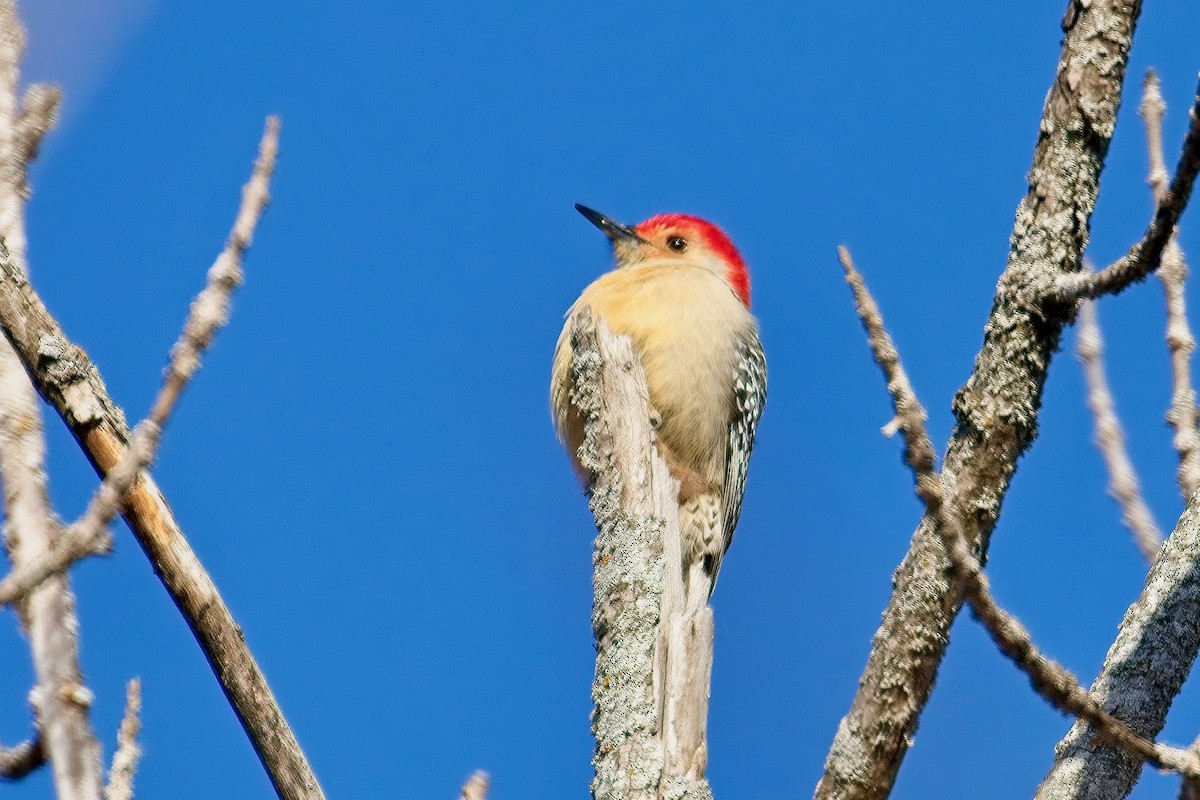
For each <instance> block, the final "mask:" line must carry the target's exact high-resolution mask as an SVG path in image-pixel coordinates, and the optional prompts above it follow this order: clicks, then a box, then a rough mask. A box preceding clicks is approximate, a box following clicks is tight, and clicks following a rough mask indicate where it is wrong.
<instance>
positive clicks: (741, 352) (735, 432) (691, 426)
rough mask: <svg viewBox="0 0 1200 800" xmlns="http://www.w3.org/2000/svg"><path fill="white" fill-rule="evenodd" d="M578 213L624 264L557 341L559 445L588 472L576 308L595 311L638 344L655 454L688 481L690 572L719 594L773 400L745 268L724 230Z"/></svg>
mask: <svg viewBox="0 0 1200 800" xmlns="http://www.w3.org/2000/svg"><path fill="white" fill-rule="evenodd" d="M575 208H577V209H578V210H579V212H580V213H581V214H583V215H584V216H585V217H587V218H588V220H590V221H591V222H592V224H594V225H595V226H596V227H597V228H599V229H600V230H601V231H603V232H604V233H605V235H607V236H608V238H609V239H611V240H612V244H613V251H614V253H615V255H616V262H617V268H616V269H615V270H613V271H612V272H609V273H607V274H606V275H602V276H601V277H600V278H599V279H597V280H596V281H595V282H593V283H592V284H591V285H590V286H588V287H587V288H586V289H584V290H583V294H582V295H580V297H579V299H578V300H576V301H575V304H574V305H572V306H571V308H570V310H569V311H568V312H567V318H568V319H567V325H566V327H565V328H563V333H562V335H560V336H559V338H558V346H557V348H556V350H555V353H554V370H553V377H552V380H551V384H550V405H551V409H552V413H553V415H554V422H555V426H556V427H557V428H558V434H559V438H560V439H562V441H563V444H564V445H565V446H566V448H567V450H568V452H569V453H570V454H571V457H572V460H573V461H574V463H575V467H576V470H577V471H579V472H580V474H582V473H583V470H582V468H581V467H580V465H579V462H578V460H577V457H576V453H577V452H578V450H579V446H580V444H581V443H582V442H583V424H582V421H581V419H580V417H579V413H578V412H577V411H576V410H575V408H574V407H573V406H572V405H571V400H570V390H571V369H570V367H571V363H570V362H571V342H570V334H569V332H568V331H569V329H570V327H571V317H572V316H573V315H574V314H575V312H576V311H578V310H580V309H582V308H585V307H588V306H590V307H591V309H592V312H593V313H594V314H595V315H597V316H599V317H603V318H604V319H605V320H606V321H607V322H608V325H609V327H610V328H611V329H612V331H613V333H616V334H619V335H624V336H628V337H630V339H632V341H633V346H634V349H635V350H636V351H637V353H638V355H639V356H640V357H641V361H642V366H643V367H644V368H645V371H646V383H647V385H648V387H649V390H650V404H651V406H652V407H653V412H655V413H656V414H657V416H658V419H659V427H658V437H657V445H658V449H659V451H660V452H661V453H662V455H663V458H664V459H665V460H666V462H667V466H668V467H669V468H670V470H671V474H672V475H674V476H675V478H676V479H678V481H679V484H680V488H679V526H680V531H681V534H682V537H683V543H682V546H683V558H684V560H685V565H684V574H685V575H686V574H687V573H688V568H687V566H686V565H687V564H690V563H697V562H699V563H701V564H702V565H703V568H704V571H705V572H706V573H707V575H708V578H709V585H708V587H705V588H707V589H708V591H709V592H711V587H712V586H713V585H715V583H716V579H717V571H718V570H719V569H720V566H721V558H722V556H724V555H725V550H726V549H727V548H728V547H729V542H730V540H731V539H732V538H733V530H734V528H735V527H737V523H738V516H739V515H740V513H741V510H742V494H743V492H744V491H745V488H746V468H747V465H748V463H749V461H750V451H751V449H752V448H753V447H754V431H755V429H756V428H757V427H758V420H759V417H760V416H762V411H763V405H764V404H765V402H766V399H767V364H766V360H765V358H764V356H763V349H762V343H761V342H760V341H759V338H758V325H757V323H756V322H755V320H754V317H753V316H752V315H751V314H750V277H749V275H748V274H747V272H746V264H745V262H743V261H742V257H741V255H739V254H738V251H737V248H735V247H734V245H733V242H732V241H730V239H729V237H728V236H726V235H725V232H724V231H722V230H721V229H720V228H718V227H717V226H716V225H713V224H712V223H710V222H706V221H704V220H702V219H700V218H698V217H693V216H689V215H686V214H661V215H659V216H656V217H651V218H650V219H648V220H646V221H645V222H643V223H641V224H639V225H637V226H634V227H629V226H626V225H622V224H620V223H618V222H615V221H613V220H611V219H609V218H608V217H606V216H604V215H603V214H600V213H598V212H596V211H593V210H591V209H590V208H587V207H585V206H581V205H578V204H576V206H575ZM689 594H690V592H689ZM701 596H702V597H707V593H705V594H704V595H701Z"/></svg>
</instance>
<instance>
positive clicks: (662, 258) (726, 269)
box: [575, 203, 750, 308]
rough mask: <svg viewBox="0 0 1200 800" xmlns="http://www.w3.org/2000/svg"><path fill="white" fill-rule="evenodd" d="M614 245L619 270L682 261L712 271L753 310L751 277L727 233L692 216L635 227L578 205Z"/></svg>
mask: <svg viewBox="0 0 1200 800" xmlns="http://www.w3.org/2000/svg"><path fill="white" fill-rule="evenodd" d="M575 209H576V210H577V211H579V213H580V214H583V216H585V217H587V219H588V221H589V222H591V223H592V224H593V225H595V226H596V227H597V228H599V229H600V230H601V231H603V232H604V235H605V236H607V237H608V238H609V239H610V240H612V243H613V252H614V253H615V254H616V257H617V268H618V269H621V268H624V267H633V266H637V265H639V264H647V265H650V264H651V263H658V264H664V265H665V264H669V263H671V262H682V263H686V264H693V265H696V266H700V267H704V268H706V269H709V270H712V271H713V272H715V273H716V274H717V275H719V276H720V277H721V278H722V279H723V280H724V281H725V282H726V283H727V284H729V288H730V289H732V290H733V292H734V294H736V295H737V296H738V298H739V299H740V300H741V301H742V303H743V304H744V305H745V306H746V307H747V308H749V307H750V274H749V273H748V272H747V271H746V262H745V261H743V260H742V256H741V254H740V253H738V251H737V248H736V247H734V245H733V241H732V240H730V238H729V237H728V236H727V235H726V234H725V231H723V230H721V229H720V228H718V227H717V226H716V225H714V224H712V223H711V222H708V221H707V220H703V219H700V217H693V216H691V215H690V214H659V215H658V216H656V217H651V218H650V219H648V220H646V221H645V222H642V223H639V224H637V225H635V226H633V227H632V228H631V227H629V226H628V225H622V224H621V223H619V222H617V221H615V220H613V219H610V218H609V217H606V216H604V215H603V214H601V213H600V212H598V211H593V210H592V209H590V208H588V207H587V206H584V205H580V204H579V203H576V204H575Z"/></svg>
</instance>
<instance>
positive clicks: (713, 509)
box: [679, 493, 725, 607]
mask: <svg viewBox="0 0 1200 800" xmlns="http://www.w3.org/2000/svg"><path fill="white" fill-rule="evenodd" d="M679 533H680V538H681V540H682V541H681V544H682V547H681V550H682V551H683V552H682V555H683V564H682V567H683V579H684V588H685V591H686V595H687V597H688V605H689V606H692V605H693V604H694V603H693V599H694V600H695V601H696V603H698V605H699V606H700V607H702V606H704V605H705V604H707V603H708V598H709V596H710V595H711V594H712V591H713V588H714V587H715V586H716V585H717V572H718V571H719V570H720V569H721V556H723V555H725V530H724V515H723V514H722V513H721V495H719V494H709V493H704V494H697V495H694V496H692V497H690V498H688V499H687V500H684V501H683V502H681V503H680V504H679ZM696 583H700V584H702V585H699V586H697V585H694V584H696Z"/></svg>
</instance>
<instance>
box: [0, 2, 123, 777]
mask: <svg viewBox="0 0 1200 800" xmlns="http://www.w3.org/2000/svg"><path fill="white" fill-rule="evenodd" d="M24 51H25V31H24V29H23V27H22V26H21V21H20V19H19V18H18V15H17V9H16V5H15V3H14V2H13V0H0V240H2V241H4V242H7V244H8V247H9V249H10V250H11V252H12V259H11V260H12V262H14V263H15V268H16V269H18V270H20V271H21V272H22V274H24V270H25V265H26V259H25V249H26V248H25V243H26V238H25V206H26V202H27V200H28V198H29V194H30V189H29V159H30V158H31V157H32V156H33V155H34V154H35V153H36V152H37V149H38V144H39V143H40V142H41V139H42V137H43V136H44V135H45V134H46V132H47V131H49V130H50V129H51V128H52V127H53V125H54V119H55V112H56V109H57V105H58V104H57V95H56V93H55V92H54V91H53V90H47V89H39V90H36V91H33V92H31V93H30V94H29V95H27V96H26V100H27V101H28V102H27V103H26V104H25V105H24V107H22V105H21V103H20V102H19V101H18V91H17V87H18V86H19V85H20V67H21V59H22V57H23V55H24ZM45 455H46V443H45V436H44V432H43V426H42V411H41V407H40V405H39V404H38V401H37V395H36V394H35V392H34V390H33V387H32V385H31V384H30V381H29V377H28V375H26V373H25V370H24V369H23V367H22V363H21V361H20V359H19V358H18V357H17V354H16V353H15V352H14V351H13V347H12V346H11V345H10V344H9V343H8V342H3V343H0V474H2V477H3V484H4V511H5V518H6V523H7V524H6V526H5V533H4V538H5V544H6V546H7V547H8V549H9V554H10V557H11V560H12V566H13V569H14V570H21V569H24V568H26V567H27V566H28V565H29V564H32V563H36V562H37V561H39V560H40V559H41V558H43V557H44V555H45V554H46V553H47V552H49V551H50V550H51V549H52V548H53V546H54V542H55V540H56V539H57V538H58V537H59V531H60V528H59V526H58V523H57V520H56V519H55V515H54V512H53V509H52V507H51V505H50V499H49V491H48V486H47V484H48V479H47V476H46V470H45ZM20 611H21V616H22V619H23V621H24V623H25V627H26V629H27V631H28V633H29V646H30V651H31V653H32V656H33V667H34V674H35V676H36V680H37V683H36V685H35V687H34V688H33V690H32V691H31V692H30V703H31V705H32V706H33V710H34V715H35V717H36V724H37V728H38V731H39V733H40V736H41V743H42V747H43V748H44V750H45V753H46V755H47V758H48V759H49V762H50V772H51V775H52V776H53V779H54V789H55V794H56V795H57V797H58V798H59V800H99V798H100V794H101V766H100V744H99V742H98V740H97V739H96V735H95V732H94V731H93V730H92V726H91V721H90V719H89V710H90V706H91V701H92V693H91V692H90V691H89V690H88V689H87V688H86V686H85V683H84V678H83V673H82V671H81V669H80V666H79V638H78V637H79V620H78V618H77V616H76V614H75V598H74V596H73V595H72V594H71V589H70V585H69V582H68V580H67V577H66V576H65V575H60V576H56V577H55V578H54V579H53V580H51V581H47V582H46V583H45V584H44V585H42V586H41V587H40V588H39V590H38V591H36V592H33V593H31V594H29V595H28V597H26V598H25V602H24V603H22V604H21V609H20Z"/></svg>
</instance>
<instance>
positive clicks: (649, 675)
mask: <svg viewBox="0 0 1200 800" xmlns="http://www.w3.org/2000/svg"><path fill="white" fill-rule="evenodd" d="M571 325H572V328H571V337H572V338H571V346H572V350H573V356H572V359H571V373H572V378H573V383H574V388H573V390H572V396H571V402H572V403H573V404H574V406H575V407H576V408H577V409H578V410H579V412H580V415H581V416H582V418H583V420H584V430H585V432H586V435H585V438H584V442H583V445H582V446H581V447H580V449H579V460H580V463H581V464H583V466H584V468H585V469H586V470H587V471H588V472H589V473H590V474H591V475H592V477H593V481H592V484H591V508H592V513H593V514H594V515H595V517H596V527H597V530H598V534H597V537H596V545H595V551H594V555H593V568H594V579H593V581H594V588H595V601H594V605H593V608H592V628H593V630H594V632H595V635H596V651H597V652H596V677H595V682H594V683H593V684H592V698H593V700H594V701H595V711H594V713H593V716H592V732H593V734H594V735H595V737H596V752H595V756H594V758H593V765H594V766H595V769H596V774H595V778H594V779H593V781H592V796H593V797H594V798H595V800H660V798H661V799H662V800H711V798H712V791H711V789H709V786H708V783H707V781H705V780H704V768H705V763H706V761H707V749H706V745H705V744H704V739H703V732H704V726H703V715H706V714H707V707H708V706H707V689H708V683H707V681H708V674H707V672H704V674H703V679H702V680H703V690H704V691H703V692H702V699H700V700H698V701H696V702H691V703H686V702H685V703H681V704H674V703H673V702H672V701H673V699H675V698H674V697H673V696H676V695H678V694H679V693H680V692H681V691H686V688H685V689H680V688H677V687H679V686H680V685H681V684H682V685H684V686H685V687H688V686H690V687H694V686H695V685H696V684H697V682H698V681H691V682H688V680H686V679H684V678H683V676H681V675H680V673H681V672H687V670H684V669H680V668H678V667H676V666H675V665H676V664H678V662H677V661H674V660H673V653H672V652H671V650H670V648H671V647H673V646H674V644H673V642H675V641H676V640H674V639H672V638H671V633H670V631H671V630H672V626H673V625H674V624H675V623H676V622H678V621H680V620H682V621H683V623H687V624H696V625H702V624H703V622H704V621H705V620H707V623H708V631H709V639H708V646H709V649H710V652H711V624H712V623H711V620H712V611H711V609H708V608H705V609H703V610H702V611H701V612H700V613H699V615H698V616H697V617H679V616H677V615H676V614H675V611H674V610H672V608H671V603H672V600H671V598H672V597H674V598H675V600H674V602H677V603H680V604H681V605H682V603H683V602H684V595H683V574H682V570H681V566H682V558H681V555H680V553H681V552H682V550H681V548H680V545H679V519H678V492H679V488H678V483H677V482H676V481H675V479H674V478H672V477H671V474H670V472H669V471H668V470H667V465H666V462H664V461H663V459H662V457H661V456H660V455H659V454H658V451H657V450H656V448H655V447H654V446H653V444H652V442H653V434H652V429H651V427H650V413H649V408H648V404H647V400H646V398H647V397H648V396H649V393H648V390H647V388H646V378H645V375H644V373H643V371H642V368H641V364H640V363H639V362H638V359H637V356H636V355H635V354H634V351H633V346H632V344H631V343H630V341H629V340H628V339H627V338H624V337H617V336H614V335H613V334H612V333H611V332H610V331H609V330H608V328H607V326H606V325H604V324H603V322H602V321H598V322H597V323H596V324H595V325H593V323H592V320H591V314H590V312H588V311H584V312H581V313H578V314H577V315H576V317H575V318H574V320H573V321H572V323H571ZM668 542H673V544H671V545H668V544H667V543H668ZM668 553H670V554H668ZM664 628H665V629H666V630H665V631H664ZM664 642H665V644H664ZM680 646H684V645H680ZM710 658H711V656H710ZM701 671H702V670H701ZM673 681H681V684H680V683H673ZM679 705H684V706H687V708H686V709H684V708H680V707H679ZM697 705H699V706H701V707H699V708H697V707H695V706H697ZM686 713H690V714H693V715H697V716H700V722H699V723H695V720H694V718H693V719H692V720H691V721H689V722H684V721H682V720H679V719H677V718H673V717H672V715H673V714H686ZM697 733H698V735H699V736H700V741H699V742H696V741H695V739H693V738H691V737H692V736H694V735H696V734H697Z"/></svg>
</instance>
